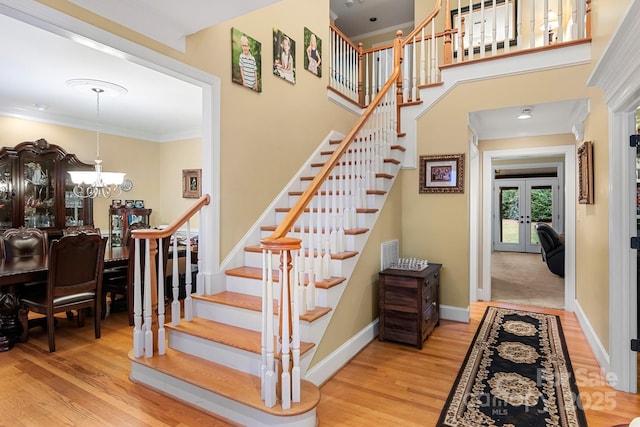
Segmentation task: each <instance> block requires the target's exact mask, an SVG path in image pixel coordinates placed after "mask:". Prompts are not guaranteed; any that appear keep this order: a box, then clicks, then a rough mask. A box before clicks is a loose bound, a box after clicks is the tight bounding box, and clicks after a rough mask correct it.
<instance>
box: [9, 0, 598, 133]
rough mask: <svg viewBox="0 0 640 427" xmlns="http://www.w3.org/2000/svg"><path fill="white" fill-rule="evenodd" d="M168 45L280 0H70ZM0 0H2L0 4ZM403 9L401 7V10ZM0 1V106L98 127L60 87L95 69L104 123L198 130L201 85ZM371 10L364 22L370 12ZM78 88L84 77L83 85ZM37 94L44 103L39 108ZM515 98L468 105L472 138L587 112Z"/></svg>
mask: <svg viewBox="0 0 640 427" xmlns="http://www.w3.org/2000/svg"><path fill="white" fill-rule="evenodd" d="M70 1H72V2H73V3H76V4H78V5H79V6H81V7H85V8H87V9H90V10H92V11H93V12H95V13H97V14H100V15H102V16H104V17H106V18H108V19H111V20H113V21H116V22H119V23H122V24H123V25H125V26H128V27H130V28H131V29H133V30H135V31H138V32H140V33H142V34H145V35H147V36H149V37H151V38H154V39H156V40H158V41H162V42H164V43H165V44H169V45H171V44H170V43H171V42H172V41H173V45H174V47H176V48H180V45H181V42H182V43H183V42H184V37H185V36H186V35H188V34H191V33H193V32H196V31H198V30H200V29H202V28H206V27H209V26H211V25H216V24H218V23H220V22H223V21H225V20H227V19H230V18H232V17H234V16H237V15H239V14H243V13H246V12H248V11H250V10H253V9H257V8H260V7H264V6H266V5H269V4H272V3H275V2H277V1H279V0H251V1H248V2H247V1H243V2H238V1H236V2H229V1H227V0H181V2H180V5H181V7H180V8H176V6H175V4H176V3H175V0H129V1H127V2H117V3H118V4H117V6H116V5H115V3H116V2H101V1H95V0H70ZM4 2H5V0H0V6H2V4H3V3H4ZM330 4H331V12H332V15H333V17H334V18H335V17H337V19H336V20H335V23H336V25H337V26H338V28H340V30H341V31H343V32H344V33H345V34H347V35H351V36H355V35H359V34H360V35H361V34H365V33H366V34H369V33H372V32H374V33H375V32H376V31H380V30H382V29H383V28H387V29H388V28H399V27H402V26H404V25H405V24H406V23H408V22H412V21H413V0H354V1H353V4H352V5H351V6H348V5H347V2H346V0H330ZM403 11H404V12H403ZM5 12H6V8H2V7H0V37H1V38H2V40H11V43H3V48H2V49H0V63H2V67H0V114H1V115H7V116H11V117H21V118H26V119H30V120H38V121H44V122H49V123H55V124H61V125H65V126H71V127H76V128H81V129H89V130H95V129H96V97H95V94H94V93H92V92H90V91H88V90H85V91H78V90H74V89H72V88H70V87H68V86H67V85H66V84H65V82H66V81H68V80H70V79H78V78H80V79H96V80H102V81H108V82H112V83H115V84H118V85H121V86H124V87H125V88H126V89H127V90H128V92H127V94H126V95H121V96H116V97H107V96H102V97H101V100H100V124H99V127H100V129H101V131H102V132H107V133H112V134H115V135H122V136H127V137H132V138H139V139H143V140H149V141H154V142H166V141H175V140H180V139H187V138H196V137H199V136H201V134H202V93H201V89H200V88H199V87H197V86H195V85H192V84H190V83H187V82H185V81H182V80H179V79H176V78H174V77H170V76H168V75H165V74H162V73H159V72H157V71H154V70H151V69H149V68H146V67H143V66H141V65H138V64H135V63H133V62H131V61H127V60H125V59H122V58H121V57H118V56H113V55H109V54H106V53H104V52H102V51H98V50H97V49H94V48H92V47H89V46H86V45H82V44H79V43H77V42H74V41H72V40H70V39H68V38H65V37H62V36H60V35H57V34H53V33H51V32H49V31H46V30H43V29H39V28H36V27H34V26H32V25H30V24H25V23H23V22H21V21H19V20H17V19H14V18H11V17H9V16H6V15H5V14H3V13H5ZM372 16H376V17H378V19H377V21H376V22H374V23H372V22H370V21H369V18H370V17H372ZM85 89H86V87H85ZM35 104H44V105H46V106H48V108H47V109H46V111H39V110H38V109H37V108H36V107H35ZM522 107H523V106H514V107H512V108H504V109H498V110H490V111H480V112H474V113H471V114H470V123H471V124H472V126H473V128H474V129H475V130H476V132H477V133H478V135H479V137H480V139H495V138H506V137H511V136H525V135H539V134H551V133H566V132H571V131H572V124H573V123H578V121H577V120H576V117H580V116H583V117H582V118H584V116H586V114H584V112H585V111H586V109H587V106H586V101H579V100H578V101H566V102H562V103H554V104H541V105H533V106H531V107H533V118H532V119H530V120H526V121H522V120H517V119H516V118H515V116H516V115H517V114H518V113H519V112H520V110H521V108H522Z"/></svg>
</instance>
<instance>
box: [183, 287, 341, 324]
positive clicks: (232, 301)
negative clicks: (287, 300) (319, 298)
mask: <svg viewBox="0 0 640 427" xmlns="http://www.w3.org/2000/svg"><path fill="white" fill-rule="evenodd" d="M193 299H198V300H202V301H208V302H213V303H217V304H224V305H228V306H231V307H238V308H244V309H246V310H251V311H258V312H259V311H261V310H262V298H261V297H257V296H254V295H247V294H242V293H239V292H229V291H223V292H218V293H217V294H213V295H195V294H194V295H193ZM273 305H274V308H273V309H274V311H277V306H278V302H277V301H274V302H273ZM330 311H331V308H330V307H316V308H315V309H313V310H307V312H306V313H303V314H301V315H300V320H304V321H306V322H313V321H314V320H317V319H319V318H320V317H322V316H324V315H325V314H327V313H329V312H330Z"/></svg>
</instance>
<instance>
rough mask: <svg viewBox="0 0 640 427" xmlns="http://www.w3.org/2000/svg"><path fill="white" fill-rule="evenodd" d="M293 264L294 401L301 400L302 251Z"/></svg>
mask: <svg viewBox="0 0 640 427" xmlns="http://www.w3.org/2000/svg"><path fill="white" fill-rule="evenodd" d="M294 259H295V261H294V264H293V297H292V300H293V315H292V319H293V322H292V326H291V328H292V331H291V335H292V340H291V346H292V349H293V351H292V353H293V369H292V371H291V385H292V387H291V388H292V389H291V400H293V401H294V402H300V376H301V375H300V313H301V310H300V303H301V298H300V296H299V291H300V289H301V287H300V286H301V285H302V286H304V282H302V284H301V283H300V281H299V274H300V253H299V252H298V256H296V257H295V258H294Z"/></svg>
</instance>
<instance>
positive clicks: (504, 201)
mask: <svg viewBox="0 0 640 427" xmlns="http://www.w3.org/2000/svg"><path fill="white" fill-rule="evenodd" d="M557 187H558V180H557V178H527V179H524V178H523V179H508V180H507V179H501V180H496V187H495V188H496V193H495V200H496V205H495V212H497V213H498V214H497V215H496V220H495V221H494V249H495V250H499V251H514V252H534V253H537V252H540V242H539V241H538V235H537V233H536V228H535V226H536V224H537V223H539V222H545V223H547V224H549V225H551V226H552V227H554V225H553V218H557V217H558V216H557V212H556V206H557V197H558V196H557V192H556V191H555V189H556V188H557ZM554 228H555V229H556V230H557V229H558V228H557V227H554Z"/></svg>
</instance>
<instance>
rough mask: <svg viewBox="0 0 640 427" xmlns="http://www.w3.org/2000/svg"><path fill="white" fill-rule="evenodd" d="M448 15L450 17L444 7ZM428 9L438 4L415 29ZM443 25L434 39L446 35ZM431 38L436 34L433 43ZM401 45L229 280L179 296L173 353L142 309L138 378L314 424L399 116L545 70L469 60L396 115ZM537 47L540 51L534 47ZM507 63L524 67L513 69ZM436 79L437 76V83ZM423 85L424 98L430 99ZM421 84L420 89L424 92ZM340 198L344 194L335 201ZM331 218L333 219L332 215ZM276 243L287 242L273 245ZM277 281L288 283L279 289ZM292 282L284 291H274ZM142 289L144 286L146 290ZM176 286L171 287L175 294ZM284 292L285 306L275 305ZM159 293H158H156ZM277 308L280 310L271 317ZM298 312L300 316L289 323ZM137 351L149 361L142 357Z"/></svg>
mask: <svg viewBox="0 0 640 427" xmlns="http://www.w3.org/2000/svg"><path fill="white" fill-rule="evenodd" d="M439 3H440V2H438V5H437V8H438V9H439V7H440V5H439ZM446 12H447V13H446V15H447V16H448V15H449V13H448V12H449V9H448V7H447V11H446ZM545 13H546V12H545ZM433 16H435V11H434V12H432V14H431V15H430V16H429V17H428V18H427V20H425V22H424V23H423V25H422V26H421V27H422V28H424V27H425V26H426V24H427V23H428V22H430V20H431V19H432V18H433ZM447 28H448V29H449V30H450V29H451V27H450V26H448V27H447ZM419 30H421V28H419V27H417V28H416V30H414V33H412V34H410V37H408V40H413V42H414V43H416V40H417V38H416V34H417V31H419ZM449 30H447V31H445V32H443V33H440V35H439V36H438V37H439V38H441V39H447V38H448V37H450V31H449ZM421 39H422V40H423V41H424V40H427V39H428V38H425V37H424V36H423V37H421ZM433 40H435V38H433V37H432V38H431V43H433ZM331 44H332V47H337V48H338V51H339V52H343V51H344V49H346V48H347V47H346V44H345V43H343V42H341V41H339V40H337V39H334V38H333V37H332V41H331ZM404 45H406V42H402V40H400V37H398V39H397V40H396V41H395V42H394V47H393V50H394V52H395V56H394V64H393V67H390V71H389V75H388V76H387V75H385V77H384V78H385V79H386V78H387V77H388V80H387V83H385V85H384V86H383V87H382V88H381V89H380V91H379V92H377V94H375V96H374V97H373V99H372V100H371V102H370V103H368V105H367V106H366V109H365V110H364V112H363V114H362V116H361V117H360V119H359V120H358V121H357V122H356V124H355V125H354V127H353V129H352V130H351V131H349V133H348V134H347V135H346V136H343V135H339V134H337V133H335V132H333V133H331V134H330V135H328V136H327V138H325V140H324V141H323V142H322V143H321V144H320V145H319V147H318V149H317V150H316V151H315V152H314V153H313V154H312V155H311V157H310V159H309V160H308V161H307V163H306V164H305V165H303V166H302V167H301V169H300V171H299V172H298V173H297V174H296V176H295V177H294V179H292V181H291V182H290V183H289V184H288V185H287V186H286V188H285V189H284V190H283V191H282V192H281V193H280V195H278V196H277V197H276V199H275V200H274V202H273V203H272V205H271V206H270V207H269V208H268V209H267V211H265V213H264V214H263V215H262V216H261V217H260V219H259V220H258V221H257V223H256V224H255V225H254V227H253V228H252V229H251V230H250V231H249V232H248V233H247V235H246V236H245V238H244V239H243V241H242V242H240V244H239V245H238V246H237V248H236V249H235V250H234V251H232V253H231V254H230V255H229V257H228V258H227V260H226V261H225V264H226V266H224V265H223V267H224V268H225V269H224V271H225V277H224V285H219V286H218V285H217V284H216V286H217V287H218V288H219V289H216V291H214V292H213V293H212V294H211V295H203V294H202V289H200V288H199V289H198V295H192V297H191V298H189V297H187V299H186V300H185V302H184V306H185V315H184V320H185V321H183V322H180V321H178V320H181V319H174V321H173V322H171V323H170V324H166V325H165V326H164V329H166V342H167V344H168V349H166V351H165V350H164V348H162V350H159V351H158V354H161V355H158V356H154V355H153V354H152V353H153V352H151V351H150V348H151V347H152V345H151V339H150V338H149V336H151V335H152V331H151V330H152V329H153V325H151V323H152V321H151V319H152V315H148V318H145V324H144V327H145V330H144V331H143V330H142V327H141V326H142V325H141V321H140V318H141V317H142V316H141V315H140V314H138V317H137V319H138V323H137V326H136V328H135V329H134V350H133V351H132V352H131V353H130V359H131V375H130V377H131V379H132V380H133V381H136V382H139V383H142V384H145V385H146V386H149V387H152V388H154V389H156V390H158V391H160V392H162V393H166V394H169V395H172V396H174V397H176V398H178V399H181V400H183V401H185V402H187V403H190V404H192V405H194V406H196V407H198V408H200V409H202V410H204V411H208V412H211V413H212V414H215V416H217V417H222V418H225V419H227V420H229V421H231V422H233V423H238V424H242V425H251V426H273V425H284V424H286V425H287V426H293V427H296V426H309V427H311V426H315V425H316V423H317V416H316V406H317V405H318V402H319V400H320V392H319V388H318V386H317V385H315V384H313V383H312V382H310V381H307V380H304V378H305V376H307V375H308V369H309V367H310V364H311V362H312V360H313V357H314V354H315V351H316V349H317V345H318V343H320V341H321V339H322V337H323V335H324V333H325V331H326V329H327V326H328V325H329V322H330V320H331V317H332V315H333V313H334V310H335V308H336V307H337V305H338V302H339V301H340V298H341V296H342V293H343V291H344V290H345V288H346V286H348V283H349V278H350V277H351V275H352V273H353V271H354V269H355V266H356V264H357V261H358V258H359V255H360V253H362V251H363V248H364V247H365V245H366V243H367V239H368V237H369V230H371V229H372V227H373V226H374V225H375V222H376V220H377V218H378V215H379V213H380V210H381V209H382V207H383V205H384V202H385V201H386V198H387V194H388V192H389V190H390V189H391V187H392V185H393V182H394V180H395V177H396V176H397V174H398V172H399V169H400V164H401V162H402V161H403V157H404V151H405V147H404V146H400V145H398V144H397V139H398V134H399V133H400V128H401V126H400V120H402V122H403V123H413V122H414V121H415V120H417V118H418V117H419V116H420V115H421V114H422V113H423V112H424V111H425V109H426V108H428V106H430V105H433V104H434V103H435V102H437V100H438V99H439V98H440V97H442V96H445V95H446V93H447V92H448V91H450V90H451V89H452V88H454V87H455V86H456V85H457V84H460V83H462V82H465V81H471V80H473V79H476V80H477V79H479V78H491V77H492V75H493V76H497V75H504V74H505V73H513V72H515V71H514V70H515V69H517V68H518V67H524V66H530V67H531V69H532V70H534V69H536V67H538V68H540V67H541V64H545V65H546V66H548V62H545V61H539V60H537V61H536V60H535V59H533V60H532V63H530V64H529V63H527V61H526V60H525V59H524V58H525V56H519V55H518V56H517V55H508V54H506V55H502V58H503V59H498V60H496V61H495V62H496V64H497V66H496V69H497V70H499V71H497V72H494V71H491V70H488V69H487V68H488V67H487V65H486V64H487V61H469V62H468V63H467V64H466V65H465V67H452V66H450V67H449V68H448V69H446V70H444V72H443V79H442V82H441V83H440V84H438V85H435V86H430V87H426V86H425V87H422V88H421V90H420V91H419V92H418V91H416V93H415V95H412V97H411V98H410V100H411V102H407V99H405V100H404V105H405V108H403V112H402V115H401V114H400V113H399V106H400V105H402V104H403V95H402V92H407V91H406V90H403V91H398V90H396V91H394V90H392V86H394V89H398V88H400V87H401V85H400V84H398V85H396V82H401V81H403V80H402V79H401V78H400V75H401V74H400V63H401V60H400V58H402V54H401V52H402V50H403V47H402V46H404ZM445 46H446V45H445ZM574 48H576V49H579V48H580V46H577V45H576V46H574ZM550 50H551V49H550ZM418 51H419V49H417V48H416V49H413V55H414V56H413V58H412V59H411V61H412V62H414V63H415V62H416V57H415V55H416V52H418ZM567 51H568V50H567ZM567 51H565V52H567ZM354 52H355V48H354ZM435 52H437V49H436V50H435ZM537 52H538V53H537V54H538V55H539V54H540V51H537ZM352 56H353V57H354V58H357V55H352ZM531 56H533V55H531ZM513 61H518V64H521V65H518V66H514V64H513V63H512V62H513ZM567 61H569V62H570V59H569V60H567ZM365 62H366V61H365ZM358 64H359V63H358V61H357V60H355V61H354V63H353V64H351V65H353V66H354V69H356V68H357V66H358ZM505 64H506V66H505ZM557 65H560V64H557ZM438 68H439V67H438ZM505 70H508V71H505ZM445 73H446V74H447V78H444V74H445ZM347 75H348V74H340V73H334V75H333V79H332V81H333V80H335V81H336V82H338V84H337V85H338V86H339V87H340V89H341V90H343V89H344V87H343V86H345V84H346V83H348V82H349V80H348V79H347V78H346V77H345V76H347ZM414 75H416V73H414ZM436 77H438V76H436ZM438 80H439V79H436V78H434V79H433V81H432V83H433V82H437V81H438ZM352 86H353V88H354V89H353V92H354V94H353V96H352V97H351V98H353V100H355V99H358V100H359V99H361V98H364V99H366V100H367V102H368V100H369V96H368V95H366V96H363V94H362V93H358V91H357V88H358V87H359V85H352ZM332 88H333V85H332ZM334 89H335V88H334ZM427 89H429V91H428V93H429V96H428V97H425V95H427ZM376 90H377V89H376ZM423 90H424V92H425V93H422V94H420V92H423ZM394 92H395V93H394ZM351 98H349V97H347V98H345V99H351ZM405 98H406V96H405ZM356 104H357V105H358V108H359V109H360V111H362V108H363V104H362V102H360V101H356ZM411 127H412V126H404V127H403V128H404V129H411ZM405 139H407V140H408V141H407V143H406V145H407V146H410V145H411V144H414V149H415V141H416V136H415V135H413V134H411V133H409V134H407V135H406V138H405ZM408 154H409V157H410V158H415V157H416V156H415V154H416V153H415V152H413V153H411V152H410V153H408ZM347 194H348V195H349V196H348V197H347ZM336 195H337V196H338V198H339V199H340V203H339V204H338V205H336V202H335V199H336ZM336 216H340V219H339V220H336ZM187 219H188V218H187ZM338 229H339V233H336V234H337V235H339V236H340V237H339V238H338V241H339V244H338V245H336V244H335V242H334V240H335V239H336V237H335V235H334V232H335V231H336V230H338ZM328 242H330V243H328ZM278 243H280V244H282V247H285V246H288V247H287V248H286V249H278ZM147 246H149V245H147ZM336 247H337V248H339V250H336ZM281 254H283V256H282V259H283V260H284V261H285V262H284V264H285V266H286V267H287V269H286V270H285V271H287V275H285V276H283V277H280V274H279V272H280V268H279V266H280V265H281V259H280V258H281V256H280V255H281ZM320 258H322V259H321V260H320ZM301 259H302V262H301V263H300V260H301ZM283 268H284V267H283ZM289 268H291V271H289ZM298 269H301V270H298ZM292 273H293V275H292ZM326 273H330V274H326ZM174 276H177V273H176V274H175V275H174ZM298 276H299V277H298ZM285 278H286V280H283V279H285ZM281 282H282V283H286V284H287V286H281ZM298 283H300V285H299V286H298ZM138 286H139V285H136V288H138ZM290 286H291V287H292V289H293V291H292V293H291V294H288V293H286V292H282V294H281V291H283V290H287V289H289V287H290ZM152 289H153V288H152ZM136 292H141V291H140V290H136ZM265 292H266V293H265ZM149 293H150V292H146V295H145V297H147V295H148V294H149ZM174 294H175V295H177V291H174ZM188 294H189V293H188ZM136 295H138V294H136ZM281 295H282V297H283V302H286V303H283V304H280V296H281ZM291 295H293V296H292V297H291ZM160 296H161V295H159V296H158V299H159V300H162V299H161V298H160ZM269 298H271V299H272V302H270V303H269V304H263V301H270V300H269ZM285 298H286V299H285ZM145 304H146V305H145V311H144V312H145V313H146V312H150V311H151V303H150V302H149V301H146V302H145ZM271 304H273V305H271ZM292 307H293V309H292ZM159 308H160V307H159ZM179 310H180V307H179V304H176V302H175V301H174V305H172V311H173V312H174V313H178V312H179ZM298 312H299V313H300V314H299V315H296V314H295V313H298ZM265 313H266V314H265ZM272 313H277V314H275V315H273V316H272V315H271V314H272ZM177 317H180V316H177ZM294 317H297V318H298V319H299V322H298V321H290V320H289V319H291V318H294ZM158 318H159V320H158V323H159V324H160V328H159V330H162V329H163V328H162V323H163V316H162V315H161V314H160V313H159V314H158ZM298 319H295V320H298ZM147 322H148V323H147ZM147 325H151V326H147ZM292 325H293V329H295V330H294V331H293V332H292V331H291V328H292ZM298 325H299V333H298V330H297V328H298ZM142 335H144V336H145V340H148V341H145V342H144V344H140V342H141V341H142V339H141V338H140V337H141V336H142ZM164 337H165V335H164V331H163V332H162V333H161V332H160V331H158V342H159V345H158V347H159V348H160V347H163V346H162V345H161V343H164V342H165V338H164ZM265 337H269V339H266V338H265ZM136 343H138V344H136ZM298 343H299V345H298ZM289 346H291V347H292V350H291V349H289ZM142 347H144V351H146V352H147V357H142V355H143V354H142V350H143V348H142ZM269 347H271V349H269ZM265 348H266V350H265ZM269 358H271V359H273V358H275V359H276V362H275V363H272V362H271V361H269ZM290 363H291V365H292V366H293V368H291V365H290ZM265 366H267V368H265ZM298 376H299V378H298ZM285 378H286V380H285ZM298 384H299V386H300V387H299V398H298V392H297V385H298ZM285 385H287V387H285ZM284 396H287V399H285V398H284ZM272 401H273V403H269V402H272ZM285 401H286V402H285Z"/></svg>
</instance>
